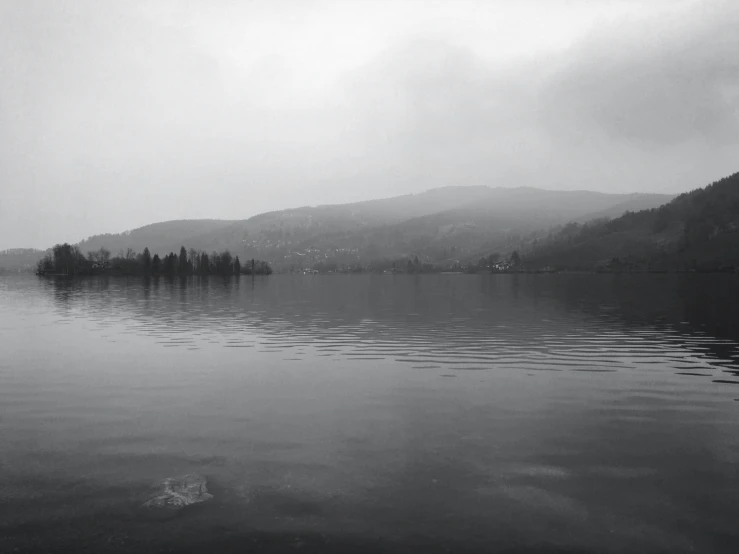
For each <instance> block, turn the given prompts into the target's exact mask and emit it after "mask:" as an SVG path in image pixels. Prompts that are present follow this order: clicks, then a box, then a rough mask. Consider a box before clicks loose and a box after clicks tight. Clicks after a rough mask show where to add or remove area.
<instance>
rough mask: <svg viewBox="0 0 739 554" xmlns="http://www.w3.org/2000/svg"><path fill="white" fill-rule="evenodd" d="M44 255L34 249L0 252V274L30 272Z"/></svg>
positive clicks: (14, 249) (15, 249)
mask: <svg viewBox="0 0 739 554" xmlns="http://www.w3.org/2000/svg"><path fill="white" fill-rule="evenodd" d="M45 253H46V252H44V251H43V250H36V249H35V248H11V249H8V250H0V272H2V271H19V270H20V271H31V270H32V269H33V268H35V267H36V262H38V261H39V260H40V259H41V258H43V256H44V254H45Z"/></svg>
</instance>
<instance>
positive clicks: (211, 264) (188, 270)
mask: <svg viewBox="0 0 739 554" xmlns="http://www.w3.org/2000/svg"><path fill="white" fill-rule="evenodd" d="M271 273H272V268H271V267H270V266H269V264H268V263H267V262H265V261H261V260H256V259H251V260H247V261H246V262H244V263H243V264H242V263H241V260H239V257H238V256H235V257H234V256H232V255H231V253H230V252H229V251H228V250H223V251H222V252H212V253H211V254H207V253H205V252H203V251H200V250H194V249H190V250H189V251H188V250H187V249H186V248H185V247H184V246H183V247H182V248H180V253H179V255H177V254H175V253H174V252H170V253H169V254H166V255H165V256H164V257H163V258H160V257H159V254H154V256H152V255H151V252H150V251H149V249H148V248H144V251H143V252H141V253H136V252H135V251H134V250H133V249H131V248H128V249H127V250H126V252H123V251H121V252H119V253H118V255H116V256H113V257H111V253H110V250H107V249H106V248H100V249H98V250H95V251H91V252H88V253H87V255H85V254H83V253H82V251H81V250H80V248H79V246H77V245H70V244H68V243H64V244H57V245H56V246H54V247H53V248H52V249H51V252H50V253H48V254H46V255H45V256H44V257H43V258H42V259H41V260H39V262H38V264H37V265H36V275H44V276H68V277H74V276H82V275H142V276H160V275H163V276H175V275H177V276H187V275H203V276H204V275H223V276H227V275H242V274H243V275H269V274H271Z"/></svg>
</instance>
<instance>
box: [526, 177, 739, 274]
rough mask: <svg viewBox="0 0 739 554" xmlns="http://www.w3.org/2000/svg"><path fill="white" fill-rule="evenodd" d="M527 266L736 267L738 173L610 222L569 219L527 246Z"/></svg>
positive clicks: (738, 262)
mask: <svg viewBox="0 0 739 554" xmlns="http://www.w3.org/2000/svg"><path fill="white" fill-rule="evenodd" d="M524 259H525V261H526V264H527V266H528V267H531V268H538V267H544V266H549V267H559V268H569V269H598V268H607V269H613V270H629V269H645V270H691V269H692V270H706V271H715V270H720V269H730V268H737V267H739V173H735V174H733V175H731V176H729V177H726V178H724V179H721V180H720V181H716V182H715V183H712V184H711V185H708V186H706V187H704V188H701V189H696V190H694V191H692V192H689V193H685V194H681V195H679V196H678V197H676V198H675V199H673V200H672V201H671V202H669V203H667V204H665V205H663V206H661V207H659V208H652V209H647V210H641V211H638V212H628V213H626V214H624V215H622V216H620V217H618V218H615V219H611V220H608V221H596V222H593V223H590V224H584V225H579V224H578V223H571V224H569V225H566V226H565V227H564V228H563V229H562V230H561V231H560V232H558V233H557V234H555V235H553V236H552V237H550V238H547V239H546V240H541V241H537V243H536V244H535V245H534V244H531V245H529V249H528V251H527V252H526V253H525V255H524Z"/></svg>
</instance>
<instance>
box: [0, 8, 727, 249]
mask: <svg viewBox="0 0 739 554" xmlns="http://www.w3.org/2000/svg"><path fill="white" fill-rule="evenodd" d="M737 28H739V2H736V1H735V0H725V1H724V0H703V1H700V0H368V1H365V0H342V1H329V0H240V1H236V0H149V1H140V0H126V1H125V2H121V1H118V0H0V249H4V248H13V247H36V248H47V247H49V246H50V245H52V244H54V243H57V242H63V241H69V242H78V241H79V240H82V239H84V238H86V237H88V236H91V235H94V234H98V233H106V232H111V233H117V232H122V231H125V230H129V229H134V228H136V227H139V226H142V225H146V224H149V223H154V222H157V221H165V220H172V219H185V218H219V219H242V218H247V217H250V216H252V215H255V214H257V213H260V212H264V211H269V210H276V209H284V208H290V207H298V206H305V205H317V204H327V203H342V202H353V201H358V200H365V199H371V198H380V197H388V196H395V195H399V194H406V193H413V192H422V191H424V190H428V189H430V188H434V187H438V186H446V185H479V184H485V185H489V186H501V187H516V186H532V187H539V188H546V189H569V190H571V189H588V190H597V191H603V192H668V193H676V192H683V191H686V190H691V189H694V188H697V187H700V186H704V185H706V184H708V183H710V182H712V181H714V180H716V179H719V178H721V177H723V176H726V175H729V174H731V173H734V172H736V171H738V170H739V155H738V154H739V54H738V53H739V33H737V32H736V29H737Z"/></svg>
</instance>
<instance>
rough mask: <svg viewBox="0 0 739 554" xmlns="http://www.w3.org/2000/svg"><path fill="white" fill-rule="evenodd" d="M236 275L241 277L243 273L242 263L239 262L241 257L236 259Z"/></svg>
mask: <svg viewBox="0 0 739 554" xmlns="http://www.w3.org/2000/svg"><path fill="white" fill-rule="evenodd" d="M234 273H235V274H236V275H239V274H240V273H241V262H240V261H239V257H238V256H236V258H235V259H234Z"/></svg>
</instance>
